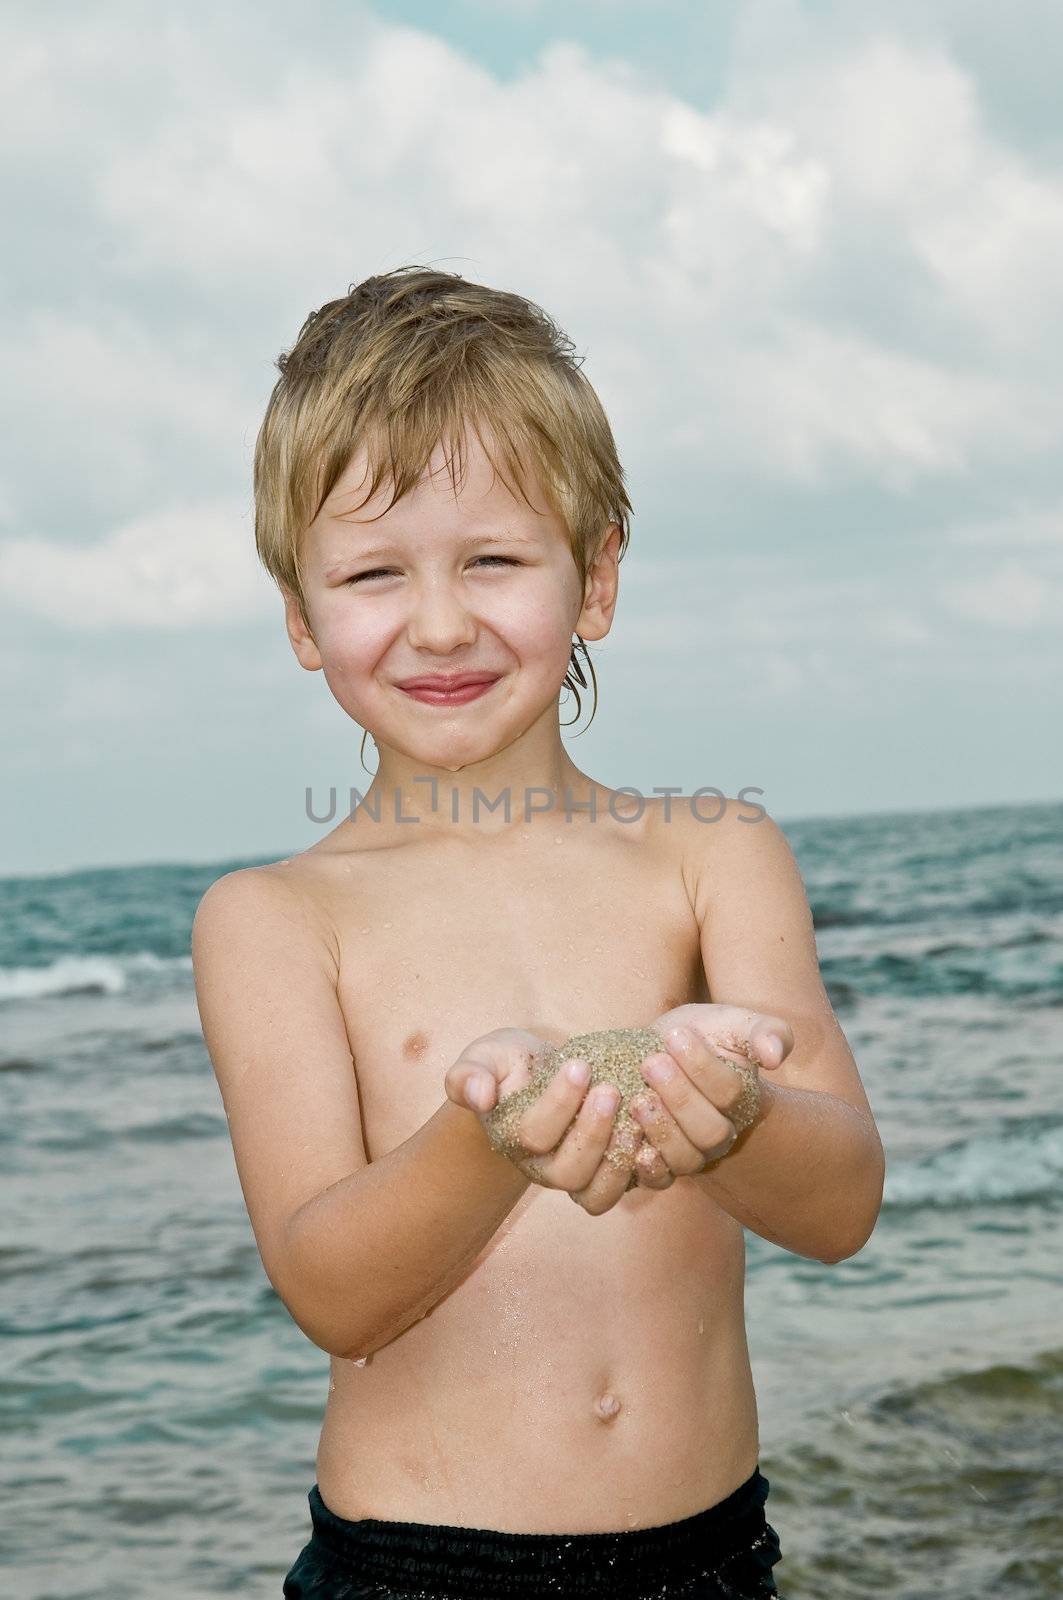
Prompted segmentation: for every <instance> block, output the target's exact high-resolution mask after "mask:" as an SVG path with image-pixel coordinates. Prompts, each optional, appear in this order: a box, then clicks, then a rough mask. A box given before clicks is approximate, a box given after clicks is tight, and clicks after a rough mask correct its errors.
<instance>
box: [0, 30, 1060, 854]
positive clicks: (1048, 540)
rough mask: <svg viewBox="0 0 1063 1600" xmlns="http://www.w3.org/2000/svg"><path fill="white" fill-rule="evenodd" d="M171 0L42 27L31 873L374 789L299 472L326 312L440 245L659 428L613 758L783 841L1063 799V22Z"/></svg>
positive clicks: (10, 357)
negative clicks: (275, 461) (742, 814)
mask: <svg viewBox="0 0 1063 1600" xmlns="http://www.w3.org/2000/svg"><path fill="white" fill-rule="evenodd" d="M928 13H929V15H928ZM154 15H155V19H156V20H155V23H154V24H153V26H152V27H151V28H150V29H149V28H145V27H144V25H143V18H144V12H143V10H142V8H138V7H133V6H131V5H110V4H107V3H106V0H104V3H101V4H97V5H94V6H93V7H92V8H91V10H90V9H89V8H84V7H80V6H74V5H65V6H64V5H55V6H51V7H48V8H39V7H33V6H30V5H23V6H19V5H12V6H8V7H6V8H5V12H4V17H3V20H2V21H0V62H2V63H3V65H2V67H0V71H2V73H3V76H4V83H3V96H2V102H0V103H2V104H3V105H4V108H5V109H4V116H5V119H6V121H7V123H8V128H9V132H8V137H7V139H5V141H4V148H5V152H6V154H5V156H4V158H3V172H2V179H0V181H2V183H3V186H4V196H3V198H4V208H5V218H6V219H7V222H8V229H7V232H8V238H9V241H10V242H9V244H8V245H7V247H6V249H5V261H4V267H3V271H4V273H5V276H6V280H7V282H6V293H5V295H4V300H3V310H2V313H0V314H2V315H3V317H4V319H5V322H6V326H5V328H4V336H5V358H6V360H5V365H6V369H7V375H8V383H7V384H6V385H5V395H4V398H3V401H2V402H0V403H2V404H3V407H4V415H3V422H4V427H3V446H2V450H3V454H2V457H0V609H2V615H3V633H2V645H0V651H2V663H3V669H4V681H5V685H6V688H7V693H6V694H5V697H4V707H3V712H2V715H3V726H2V728H0V736H2V737H3V741H4V750H5V755H6V757H7V761H6V774H5V776H6V781H5V783H4V785H3V791H2V799H0V805H2V806H3V808H4V811H5V813H6V815H4V817H3V827H2V831H0V839H2V841H3V843H2V846H0V871H5V872H18V871H51V870H65V869H67V868H69V867H73V866H78V865H97V864H99V865H103V864H112V863H113V864H118V863H124V862H136V861H149V860H201V861H211V860H217V859H223V858H229V857H232V856H239V855H273V856H282V855H286V854H288V853H290V852H291V851H292V850H295V849H299V848H303V847H305V846H306V845H308V844H310V843H312V842H313V840H314V839H315V838H316V837H318V836H319V835H320V831H321V830H320V828H319V827H318V826H317V825H315V824H314V823H312V822H310V821H309V820H308V819H307V817H306V815H305V809H304V797H305V790H306V787H307V786H308V785H310V786H312V787H313V788H314V789H315V791H316V792H317V793H318V794H322V793H324V791H326V790H327V788H328V787H329V786H330V785H332V784H335V785H337V786H338V787H339V788H340V790H341V791H343V790H344V789H345V788H346V787H348V786H350V785H352V784H353V785H358V786H364V785H366V784H368V781H369V777H368V774H367V773H366V772H365V771H364V769H363V768H362V767H361V765H360V762H359V756H358V752H359V745H360V742H361V729H360V728H357V727H355V726H354V725H353V724H352V723H350V721H349V720H348V719H347V718H346V717H345V715H344V714H343V713H342V712H341V711H340V710H339V709H338V708H337V707H336V705H335V704H334V702H333V701H332V700H331V697H330V696H329V693H328V688H327V685H326V684H325V683H324V680H323V678H322V677H321V675H320V674H313V675H311V674H307V673H304V672H303V671H302V669H301V668H300V667H299V666H298V664H297V663H296V661H295V658H294V656H293V655H292V653H291V649H290V646H289V644H288V641H287V638H286V636H285V633H284V629H283V626H282V612H281V605H280V600H279V597H278V596H277V595H276V593H275V591H274V590H273V588H272V585H271V584H270V582H269V580H268V579H267V578H266V576H265V574H264V573H263V572H262V571H261V569H260V568H259V567H258V566H257V563H256V560H255V556H254V542H253V533H252V506H251V488H250V469H251V453H252V449H253V445H254V438H255V433H256V431H257V427H258V424H259V421H260V419H261V415H262V410H263V408H264V405H265V402H266V399H267V397H268V394H269V391H270V388H271V387H272V384H273V381H274V379H275V377H276V370H275V368H274V366H273V362H274V361H275V358H276V356H277V355H278V354H279V352H280V351H281V350H283V349H285V348H287V347H288V346H289V345H290V344H291V343H292V342H293V341H294V339H295V336H296V334H297V332H298V329H299V327H300V325H301V323H302V321H303V319H304V318H305V316H306V315H307V313H308V312H309V311H310V310H311V309H313V308H314V307H316V306H318V305H320V304H321V303H322V302H323V301H325V300H327V299H331V298H334V297H335V296H336V295H338V294H342V293H344V292H345V291H346V288H347V286H348V285H349V284H350V283H352V282H355V281H357V280H358V279H360V278H362V277H364V276H366V275H367V274H368V273H370V272H374V271H379V270H382V269H386V268H388V267H392V266H396V265H399V264H401V263H403V262H406V261H434V262H438V263H440V264H442V265H445V266H449V267H451V268H452V269H453V270H457V271H460V272H463V273H465V274H466V275H467V276H469V277H471V278H476V279H479V280H482V281H485V282H489V283H495V284H498V285H499V286H501V287H506V288H511V289H515V290H517V291H519V292H521V293H523V294H526V295H528V296H530V297H531V298H533V299H536V300H539V301H540V302H541V303H542V304H543V305H545V306H546V307H547V309H548V310H549V311H550V312H551V313H552V314H553V315H555V316H556V317H557V318H558V320H559V321H560V322H561V323H562V324H563V325H564V326H565V327H566V328H567V330H568V332H569V333H570V334H571V336H572V337H573V339H574V340H575V342H576V344H577V346H578V348H579V349H580V350H581V352H583V353H584V354H585V357H586V368H585V370H586V371H587V374H588V376H589V377H590V378H591V379H592V381H593V382H594V383H595V384H596V386H597V388H598V390H599V393H600V394H601V396H602V398H603V401H604V402H605V405H606V408H607V410H608V412H609V414H610V417H611V419H612V421H613V425H614V430H615V432H616V435H617V440H618V444H619V446H620V450H621V455H622V457H623V459H624V461H625V464H626V466H627V469H628V473H629V478H630V484H631V491H632V498H633V500H634V505H635V519H634V523H633V531H632V542H631V547H630V551H629V554H628V555H627V556H626V557H625V560H624V563H623V566H622V569H621V598H620V605H619V608H618V613H617V618H616V622H615V625H614V628H613V632H612V633H611V635H610V636H609V638H608V639H607V640H605V641H604V642H603V643H602V644H600V645H598V646H597V647H595V649H594V650H593V655H594V659H595V665H596V670H597V673H598V679H599V689H600V696H601V698H600V704H599V709H598V713H597V716H596V718H595V720H594V722H593V724H592V725H591V727H590V728H589V730H588V732H587V733H586V734H584V735H582V736H580V737H577V738H574V739H573V738H571V736H570V744H569V748H570V751H571V753H572V755H573V758H574V759H575V760H576V761H577V763H578V764H579V765H580V766H581V767H583V768H584V769H585V770H588V771H590V772H591V773H592V774H593V775H594V776H595V777H597V778H598V779H600V780H601V781H603V782H606V783H610V784H613V785H622V784H629V785H634V786H637V787H639V788H641V789H642V790H643V791H644V792H646V793H650V792H652V790H653V789H654V787H655V786H665V785H681V786H682V788H683V791H684V792H689V791H690V790H691V789H693V788H696V787H699V786H702V785H716V786H717V787H719V788H721V789H723V790H724V791H725V792H727V793H730V794H735V793H737V792H738V791H739V789H741V788H743V787H747V786H748V787H756V788H757V789H759V790H761V791H763V802H764V804H765V805H766V806H767V808H768V810H769V811H770V812H771V813H772V815H774V816H776V817H777V818H778V820H779V821H780V822H781V823H783V825H785V822H786V820H787V819H788V818H793V817H799V816H807V815H817V816H824V815H827V816H829V815H835V814H839V813H845V812H864V811H884V810H924V809H938V808H940V807H944V806H952V805H961V806H963V805H980V804H987V803H999V802H1009V801H1022V800H1040V799H1051V798H1058V797H1059V796H1060V795H1061V793H1063V741H1061V739H1060V737H1059V731H1058V730H1059V728H1060V726H1063V688H1061V685H1063V672H1061V667H1063V659H1061V658H1063V650H1061V643H1060V623H1059V619H1060V616H1061V615H1063V461H1061V454H1060V450H1059V432H1060V428H1059V422H1060V417H1061V415H1063V359H1061V357H1063V348H1061V346H1063V332H1061V330H1063V316H1061V311H1063V304H1061V302H1063V115H1061V114H1060V112H1059V110H1058V86H1057V84H1056V83H1055V82H1054V81H1053V63H1054V62H1056V61H1058V59H1059V49H1060V46H1061V45H1063V11H1061V10H1060V8H1059V7H1058V6H1056V5H1054V4H1049V3H1047V0H1046V3H1040V0H1017V3H1016V4H1015V5H1014V6H1011V7H1007V8H1005V7H1001V6H999V5H996V4H990V3H988V0H939V3H938V4H936V5H935V6H934V7H927V6H925V4H915V3H907V0H891V4H890V5H888V6H887V5H884V4H875V5H872V4H862V3H860V0H845V3H842V0H837V3H834V4H829V3H826V0H824V3H818V4H813V3H808V0H806V3H804V4H799V3H795V0H778V3H760V0H749V3H744V4H737V3H730V0H721V3H715V4H712V5H705V4H700V5H693V4H679V3H671V4H669V3H661V0H658V3H657V4H655V5H653V6H650V5H642V4H627V3H624V0H615V3H612V4H606V3H604V0H603V3H585V4H582V5H581V4H573V3H571V0H570V3H568V4H565V5H561V4H545V3H544V4H537V3H535V0H511V3H509V4H505V3H502V4H498V3H495V4H490V5H489V4H487V3H481V0H458V3H456V4H453V5H450V6H448V7H445V8H440V7H438V6H431V7H430V6H428V5H427V4H421V3H414V0H409V3H405V4H393V5H380V6H376V7H366V6H357V5H341V4H338V3H329V4H324V3H319V4H317V5H310V6H308V7H303V8H301V10H300V16H299V21H298V25H296V24H295V23H294V22H293V13H292V11H291V8H290V7H286V6H281V5H279V4H275V3H268V4H257V5H255V6H251V5H250V4H239V3H238V4H234V5H230V6H226V7H224V8H210V7H208V6H206V5H203V4H184V5H182V6H181V7H180V8H177V7H174V8H169V7H166V8H159V10H158V12H157V13H154ZM570 714H571V712H570V710H569V708H568V706H567V705H566V708H565V710H564V712H563V715H564V716H566V717H567V716H568V715H570ZM585 722H586V713H585V715H584V718H583V719H582V721H581V723H580V726H584V725H585ZM368 749H369V752H370V753H369V754H368V756H367V760H368V762H369V765H370V766H372V765H373V757H372V753H371V751H372V746H371V745H369V747H368Z"/></svg>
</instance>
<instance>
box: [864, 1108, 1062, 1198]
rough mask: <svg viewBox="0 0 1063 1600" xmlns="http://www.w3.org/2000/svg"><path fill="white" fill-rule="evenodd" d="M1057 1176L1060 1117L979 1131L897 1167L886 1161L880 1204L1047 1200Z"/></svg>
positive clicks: (1056, 1184)
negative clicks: (1055, 1120) (1001, 1129)
mask: <svg viewBox="0 0 1063 1600" xmlns="http://www.w3.org/2000/svg"><path fill="white" fill-rule="evenodd" d="M1061 1177H1063V1121H1061V1122H1058V1123H1050V1124H1046V1123H1045V1122H1044V1120H1043V1119H1039V1120H1038V1121H1037V1122H1034V1123H1030V1122H1025V1123H1020V1124H1018V1125H1016V1126H1013V1127H1011V1128H1007V1129H1005V1130H1004V1132H1002V1133H999V1134H980V1135H978V1136H977V1137H975V1138H972V1139H967V1140H964V1141H963V1142H962V1143H959V1144H952V1145H948V1146H947V1147H946V1148H945V1149H944V1150H936V1151H935V1152H934V1153H933V1155H928V1156H924V1157H922V1158H921V1159H920V1160H918V1161H911V1162H905V1163H903V1164H901V1165H900V1166H897V1167H890V1166H889V1165H888V1164H887V1170H886V1183H885V1190H884V1193H883V1196H882V1204H883V1207H884V1208H885V1207H887V1206H888V1207H890V1208H893V1209H902V1208H906V1207H915V1206H941V1207H948V1208H952V1207H955V1206H970V1205H982V1204H992V1203H993V1202H995V1201H1000V1200H1038V1199H1048V1198H1050V1197H1052V1196H1053V1195H1056V1194H1058V1193H1059V1192H1060V1178H1061Z"/></svg>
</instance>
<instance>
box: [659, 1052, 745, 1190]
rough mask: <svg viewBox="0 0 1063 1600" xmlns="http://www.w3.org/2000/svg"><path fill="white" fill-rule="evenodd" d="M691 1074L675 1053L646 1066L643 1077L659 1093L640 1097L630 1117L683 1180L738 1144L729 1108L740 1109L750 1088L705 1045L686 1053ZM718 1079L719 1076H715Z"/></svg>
mask: <svg viewBox="0 0 1063 1600" xmlns="http://www.w3.org/2000/svg"><path fill="white" fill-rule="evenodd" d="M685 1054H686V1057H687V1061H688V1066H689V1073H690V1075H689V1076H688V1071H687V1068H686V1067H684V1066H682V1065H680V1063H679V1062H678V1061H677V1060H675V1059H674V1058H673V1057H672V1055H671V1053H670V1052H665V1051H659V1052H656V1053H655V1054H653V1055H651V1056H647V1057H646V1059H645V1061H644V1062H643V1063H642V1075H643V1077H644V1078H646V1080H647V1082H649V1083H650V1084H652V1089H653V1090H654V1091H655V1093H653V1092H650V1093H647V1094H646V1095H639V1096H637V1097H636V1099H635V1100H634V1101H633V1102H632V1105H631V1113H632V1116H634V1117H635V1120H636V1121H637V1122H638V1124H639V1126H640V1127H641V1128H642V1131H643V1133H645V1135H646V1137H647V1139H648V1140H649V1141H650V1143H651V1144H652V1145H653V1146H654V1147H655V1148H656V1149H658V1150H659V1151H660V1152H661V1155H662V1156H663V1157H664V1160H665V1161H666V1162H667V1164H668V1167H669V1169H670V1170H671V1171H672V1172H673V1173H675V1174H676V1176H681V1175H685V1174H689V1173H694V1172H700V1171H702V1170H703V1169H704V1165H705V1159H706V1156H708V1157H710V1159H716V1156H717V1155H722V1154H723V1153H724V1151H725V1150H726V1149H729V1148H730V1146H731V1144H732V1143H733V1141H734V1136H735V1131H736V1130H735V1127H734V1125H733V1123H732V1122H731V1121H730V1120H729V1119H728V1116H727V1112H726V1106H727V1105H728V1104H730V1103H731V1101H732V1100H733V1102H734V1103H735V1104H737V1103H738V1101H739V1099H740V1097H741V1095H742V1093H743V1092H744V1090H745V1082H744V1080H743V1079H741V1078H739V1076H738V1074H737V1073H736V1072H735V1070H734V1068H732V1067H731V1066H729V1065H728V1064H727V1063H726V1062H724V1061H722V1060H721V1059H720V1058H719V1057H717V1056H713V1057H712V1062H713V1063H714V1065H710V1064H709V1063H708V1062H707V1061H701V1060H700V1057H701V1056H702V1055H705V1056H706V1057H708V1056H712V1052H711V1051H706V1050H705V1049H704V1047H703V1046H701V1045H700V1043H695V1044H691V1045H690V1046H689V1047H688V1048H686V1050H685ZM714 1074H715V1075H714Z"/></svg>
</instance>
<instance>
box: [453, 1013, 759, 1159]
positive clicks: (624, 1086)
mask: <svg viewBox="0 0 1063 1600" xmlns="http://www.w3.org/2000/svg"><path fill="white" fill-rule="evenodd" d="M664 1049H665V1043H664V1040H663V1039H662V1038H661V1036H660V1034H659V1033H658V1032H657V1031H656V1029H654V1028H605V1029H602V1030H601V1031H599V1032H597V1033H576V1034H573V1035H572V1037H571V1038H570V1039H567V1040H566V1041H565V1043H564V1044H563V1045H551V1046H550V1047H549V1049H547V1050H546V1051H545V1052H544V1053H543V1054H542V1055H541V1056H540V1058H539V1062H538V1065H537V1066H536V1067H535V1069H534V1071H533V1073H532V1075H531V1077H530V1079H529V1080H528V1082H527V1083H526V1084H525V1086H524V1088H523V1089H518V1090H517V1092H516V1093H515V1094H510V1095H507V1096H506V1098H505V1099H504V1100H503V1101H501V1102H500V1103H499V1104H498V1105H497V1106H495V1107H494V1109H493V1110H491V1111H489V1112H487V1114H486V1115H485V1116H484V1119H483V1120H484V1124H485V1126H486V1129H487V1137H488V1139H489V1141H490V1143H491V1145H492V1147H493V1149H495V1150H497V1151H498V1152H499V1153H500V1154H501V1155H505V1156H511V1157H512V1156H514V1155H516V1156H527V1155H528V1153H529V1152H528V1151H527V1150H526V1149H525V1148H524V1146H523V1145H522V1144H521V1142H520V1140H519V1139H518V1137H517V1133H516V1128H517V1123H518V1122H519V1121H520V1117H521V1114H522V1112H523V1111H524V1110H525V1109H526V1107H528V1106H530V1105H532V1104H534V1102H535V1101H536V1100H538V1098H539V1096H540V1095H541V1094H542V1092H543V1090H544V1089H545V1088H546V1086H547V1084H548V1083H549V1082H550V1080H551V1079H552V1078H553V1077H554V1075H555V1073H556V1072H557V1070H558V1068H559V1067H560V1065H561V1063H562V1062H563V1061H567V1060H569V1059H570V1058H571V1057H572V1056H579V1057H580V1059H581V1060H583V1061H586V1063H587V1065H588V1066H589V1067H590V1069H591V1077H590V1083H589V1084H588V1085H587V1093H588V1094H589V1093H590V1091H591V1089H592V1088H593V1087H594V1085H595V1084H596V1083H612V1084H615V1085H616V1088H617V1089H618V1090H619V1091H620V1103H619V1105H618V1106H617V1108H616V1113H615V1118H614V1126H615V1129H616V1131H617V1132H618V1133H619V1134H621V1135H623V1134H625V1133H627V1132H628V1130H631V1132H632V1133H633V1134H636V1135H637V1134H640V1133H641V1132H642V1129H641V1128H640V1126H639V1124H638V1122H637V1121H636V1120H635V1118H634V1117H633V1116H632V1115H631V1112H630V1111H629V1109H628V1107H629V1106H630V1104H631V1102H632V1100H634V1099H636V1098H637V1097H638V1096H639V1095H640V1094H644V1093H645V1092H646V1091H647V1090H648V1088H649V1085H648V1084H647V1083H646V1080H645V1079H644V1078H643V1076H642V1074H641V1072H640V1071H639V1067H640V1066H641V1064H642V1062H643V1061H644V1060H645V1058H646V1057H647V1056H649V1055H654V1054H655V1053H656V1052H657V1051H659V1050H664ZM728 1065H729V1066H731V1067H733V1068H734V1070H735V1072H736V1073H738V1075H739V1076H740V1077H742V1078H743V1079H744V1080H745V1086H744V1089H743V1093H742V1098H741V1099H740V1100H739V1102H738V1105H737V1106H736V1107H735V1110H734V1114H733V1116H732V1118H731V1120H732V1121H733V1122H734V1126H735V1131H736V1132H737V1133H741V1132H742V1130H743V1128H747V1127H748V1126H749V1125H750V1123H751V1122H754V1121H755V1120H756V1116H757V1112H758V1110H759V1108H760V1084H759V1082H758V1079H757V1073H756V1069H755V1068H753V1067H746V1066H741V1065H739V1064H738V1063H737V1062H733V1061H730V1062H728ZM619 1142H620V1143H621V1144H623V1143H624V1142H625V1141H624V1139H623V1138H621V1140H620V1141H619ZM604 1159H605V1160H606V1161H608V1162H609V1163H610V1165H611V1166H614V1167H619V1166H623V1165H624V1164H625V1163H624V1160H623V1154H622V1152H621V1151H616V1150H606V1152H605V1157H604ZM635 1181H636V1180H635V1175H634V1174H632V1181H631V1183H630V1184H629V1185H628V1187H629V1188H631V1187H633V1186H634V1183H635Z"/></svg>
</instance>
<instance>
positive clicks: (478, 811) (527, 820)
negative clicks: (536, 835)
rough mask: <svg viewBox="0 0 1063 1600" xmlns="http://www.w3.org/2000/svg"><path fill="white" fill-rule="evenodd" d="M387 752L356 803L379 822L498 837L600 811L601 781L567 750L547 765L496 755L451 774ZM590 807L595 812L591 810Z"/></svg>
mask: <svg viewBox="0 0 1063 1600" xmlns="http://www.w3.org/2000/svg"><path fill="white" fill-rule="evenodd" d="M388 754H389V753H388V752H385V753H383V754H382V756H381V761H380V765H379V767H378V769H377V771H376V773H375V774H374V776H373V780H372V783H371V784H370V786H369V788H368V789H367V790H365V791H364V792H363V798H362V800H361V802H360V804H359V809H361V807H362V806H365V807H366V808H367V811H368V814H369V816H371V817H374V818H375V817H376V814H377V811H378V810H379V820H380V824H381V826H384V825H387V826H388V827H389V828H390V827H394V828H396V829H397V828H402V827H409V826H412V825H416V826H417V827H418V828H419V830H421V832H422V833H423V830H424V829H426V828H432V829H438V831H439V832H440V833H442V834H446V835H448V836H449V837H453V838H459V837H463V838H467V839H469V840H470V841H471V840H472V839H474V838H487V837H498V836H501V835H503V834H507V833H513V832H516V831H518V830H521V831H523V830H525V829H528V828H539V827H544V826H549V825H550V824H551V823H555V822H557V823H562V824H565V823H567V819H568V818H569V817H570V818H571V823H567V825H569V826H571V825H573V824H574V823H576V822H583V821H587V820H590V819H591V818H592V817H594V816H595V815H596V813H597V812H598V811H600V810H601V808H602V790H601V785H599V784H596V783H595V782H594V780H593V778H589V777H588V776H587V775H586V773H583V772H581V771H580V769H579V768H578V767H577V766H576V765H575V763H574V762H573V761H571V760H570V759H569V757H568V755H567V754H566V753H565V751H564V749H559V750H558V752H557V756H556V760H553V761H551V762H548V763H547V764H546V766H545V768H544V766H543V764H542V763H539V762H536V763H534V765H533V764H531V763H528V764H526V765H522V764H520V763H517V764H514V763H512V762H506V760H505V755H506V754H508V752H503V755H502V757H501V758H499V759H498V760H492V761H485V762H476V763H474V764H472V765H470V766H468V767H463V768H461V769H460V770H459V771H457V772H451V771H449V770H447V769H446V768H442V767H431V766H423V765H422V766H420V767H418V766H416V765H415V764H413V763H411V762H409V761H406V760H405V759H400V760H398V761H396V760H393V759H392V760H389V759H387V756H388ZM592 807H593V808H594V809H592Z"/></svg>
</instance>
